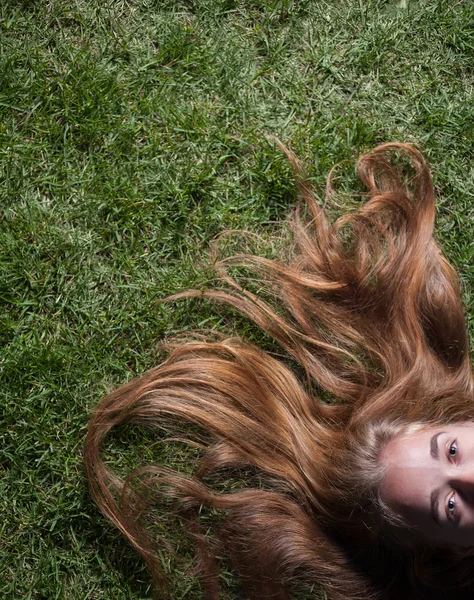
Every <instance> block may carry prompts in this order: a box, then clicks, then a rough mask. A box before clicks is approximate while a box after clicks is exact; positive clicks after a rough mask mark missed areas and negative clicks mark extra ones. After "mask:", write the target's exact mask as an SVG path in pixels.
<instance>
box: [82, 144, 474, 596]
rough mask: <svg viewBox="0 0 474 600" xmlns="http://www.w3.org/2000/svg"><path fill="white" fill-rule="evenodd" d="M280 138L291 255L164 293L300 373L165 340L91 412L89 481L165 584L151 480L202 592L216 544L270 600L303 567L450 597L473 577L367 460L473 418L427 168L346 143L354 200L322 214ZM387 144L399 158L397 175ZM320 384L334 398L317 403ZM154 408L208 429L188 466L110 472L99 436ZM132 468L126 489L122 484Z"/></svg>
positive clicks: (342, 583)
mask: <svg viewBox="0 0 474 600" xmlns="http://www.w3.org/2000/svg"><path fill="white" fill-rule="evenodd" d="M278 143H279V142H278ZM280 145H281V144H280ZM281 147H282V149H283V151H284V152H285V153H286V154H287V156H288V158H289V160H290V162H291V163H292V165H293V168H294V170H295V173H296V180H297V184H298V188H299V192H300V195H301V197H302V199H303V202H302V203H301V206H300V207H299V208H298V210H297V211H296V212H295V214H294V215H293V216H292V218H291V220H290V226H291V229H292V232H293V237H294V246H293V248H292V252H291V258H290V259H289V260H286V261H284V260H283V259H281V260H269V259H265V258H263V257H259V256H254V255H249V254H240V255H237V256H233V257H231V258H225V259H221V260H220V261H218V262H217V264H216V269H217V272H218V273H219V276H220V279H221V281H222V282H223V285H222V286H221V287H219V288H217V289H213V290H208V291H205V292H202V291H193V290H191V291H188V292H184V293H182V294H178V295H176V296H173V297H172V298H178V297H192V296H204V297H207V298H212V299H214V300H216V301H219V302H224V303H227V304H229V305H231V306H233V307H234V308H236V309H237V310H238V311H240V312H241V313H243V314H244V315H246V316H247V317H249V318H250V319H251V320H253V321H254V322H255V323H256V324H257V325H258V326H259V327H260V328H261V329H262V330H264V331H265V332H266V333H267V334H269V335H270V336H272V337H273V338H274V339H275V340H276V342H278V344H279V345H280V346H281V347H282V348H283V349H284V350H285V351H286V352H287V353H288V354H289V356H290V357H291V358H292V359H293V360H294V361H296V362H297V363H298V364H299V365H301V367H302V368H303V369H304V372H306V374H307V377H308V380H309V382H310V383H311V385H310V386H304V385H303V384H302V383H301V382H300V381H299V380H298V378H297V377H296V376H295V374H294V373H293V372H292V371H291V370H290V368H289V367H288V366H286V365H285V364H283V363H282V362H281V361H278V360H276V359H275V358H273V357H272V356H270V355H269V354H268V353H265V352H263V351H262V350H259V349H258V348H257V347H255V346H253V345H251V344H248V343H245V342H243V341H241V340H239V339H234V338H231V339H221V340H219V341H217V342H214V343H210V342H207V343H206V342H202V341H194V342H189V343H186V344H183V345H181V346H178V347H177V348H176V349H175V350H174V351H173V353H172V354H171V356H170V357H169V359H168V360H167V361H166V362H164V363H163V364H161V365H160V366H158V367H156V368H155V369H152V370H151V371H149V372H148V373H145V374H144V375H143V376H141V377H139V378H137V379H134V380H132V381H131V382H130V383H128V384H126V385H124V386H122V387H120V388H118V389H117V390H115V391H113V392H112V393H111V394H110V395H109V396H107V397H106V398H105V399H104V400H103V401H102V402H101V403H100V404H99V406H98V407H97V408H96V410H95V411H94V413H93V416H92V420H91V424H90V429H89V434H88V438H87V444H86V456H85V461H86V469H87V475H88V478H89V482H90V488H91V492H92V495H93V497H94V499H95V501H96V502H97V504H98V505H99V507H100V509H101V510H102V512H103V513H104V515H105V516H106V517H108V518H109V519H110V520H111V521H112V522H113V523H114V524H115V525H116V526H117V527H118V528H119V529H120V531H121V532H122V533H123V534H124V535H125V537H126V538H127V539H128V540H129V541H130V543H131V544H132V545H133V546H134V547H135V548H136V549H137V551H138V552H139V553H140V554H141V556H142V557H143V559H144V560H145V561H146V563H147V565H148V567H149V569H150V572H151V574H152V576H153V578H154V581H155V583H156V587H157V590H159V591H161V592H162V593H163V594H164V593H165V592H164V591H163V590H165V589H166V588H165V585H164V579H163V575H162V572H161V570H160V567H159V560H158V555H157V550H156V548H155V547H154V543H153V542H152V540H151V539H150V536H149V534H148V532H147V527H146V525H144V524H143V522H142V515H143V513H144V511H143V503H146V501H147V500H146V499H147V497H148V496H150V495H151V496H153V494H157V493H160V494H162V495H164V496H166V497H168V498H171V499H173V500H174V506H175V510H176V511H178V512H179V514H180V515H182V517H183V519H185V522H186V523H188V529H189V532H190V535H191V536H192V538H193V539H194V540H195V542H196V548H197V553H198V557H199V566H200V569H201V573H202V587H203V591H204V597H205V598H206V599H208V600H214V599H217V598H219V590H218V584H217V566H216V558H215V557H216V555H218V554H219V553H220V552H221V551H222V550H223V549H225V551H226V552H227V554H228V556H230V558H231V560H232V563H233V565H234V566H235V568H236V570H237V571H238V572H239V573H240V575H241V576H242V579H243V581H244V586H245V593H246V597H248V598H259V599H262V598H263V599H265V598H275V599H278V600H284V599H286V598H289V591H288V590H289V586H290V585H291V584H292V583H293V582H295V581H300V582H301V581H303V582H315V581H316V582H317V583H319V584H321V585H322V586H324V588H325V590H326V593H327V595H328V597H329V598H334V599H341V600H342V599H343V598H344V599H352V600H357V599H359V598H360V599H362V598H364V599H369V598H373V599H375V598H387V599H388V598H401V597H403V598H411V597H413V598H415V597H416V598H422V597H429V598H435V597H436V593H438V591H439V590H441V591H442V593H443V594H444V595H443V596H442V597H443V598H445V597H447V596H446V594H447V593H449V592H450V591H451V592H452V591H453V590H456V597H460V595H459V594H460V591H459V590H460V589H461V588H462V586H464V588H463V589H466V590H471V592H472V588H471V587H469V586H471V585H472V579H473V575H474V566H473V563H472V559H466V558H460V557H457V556H454V555H452V554H450V553H449V552H447V551H446V550H441V549H433V548H430V547H429V546H428V545H427V544H425V543H423V541H420V540H419V539H418V537H417V536H416V535H411V534H412V533H413V532H410V531H408V530H407V528H406V527H404V525H403V523H401V522H400V520H399V519H398V518H397V516H396V515H394V514H392V513H391V512H390V510H389V509H388V508H387V507H386V506H385V505H384V504H383V502H382V500H381V498H380V493H379V490H380V484H381V481H382V479H383V470H382V468H381V466H380V464H379V462H378V457H379V455H380V452H381V451H382V450H383V448H384V446H385V445H386V444H387V443H388V442H389V441H390V439H392V438H393V437H394V436H396V435H399V434H400V433H401V432H406V431H407V430H409V429H410V428H418V427H424V426H430V425H435V424H439V423H442V424H446V423H454V422H464V421H468V420H472V419H473V416H474V408H473V402H472V395H473V375H472V369H471V364H470V360H469V353H468V335H467V330H466V323H465V320H464V316H463V310H462V304H461V300H460V289H459V282H458V278H457V275H456V273H455V271H454V269H453V268H452V267H451V266H450V265H449V264H448V262H447V261H446V259H445V258H444V257H443V255H442V253H441V251H440V249H439V248H438V246H437V244H436V242H435V240H434V238H433V228H434V218H435V205H434V190H433V184H432V181H431V176H430V172H429V169H428V166H427V164H426V162H425V160H424V158H423V156H422V155H421V153H420V152H419V151H418V150H417V149H415V148H414V147H412V146H410V145H407V144H401V143H391V144H384V145H382V146H379V147H378V148H376V149H375V150H373V151H372V152H370V153H368V154H365V155H363V156H361V157H360V159H359V161H358V165H357V170H358V175H359V177H360V179H361V180H362V182H363V183H364V184H365V186H366V188H367V198H366V202H365V203H364V204H363V205H362V206H361V207H360V208H359V209H358V210H355V211H354V212H351V213H348V214H345V215H343V216H342V217H340V218H339V219H338V220H336V221H335V222H334V223H330V221H329V219H328V217H327V215H326V213H325V211H324V210H323V209H322V208H320V206H319V205H318V204H317V202H316V200H315V196H314V194H313V191H312V189H311V187H310V185H309V184H308V183H307V181H306V180H305V179H304V177H303V175H302V173H301V168H300V165H299V163H298V161H297V160H296V158H295V157H294V156H293V154H292V153H291V152H290V151H289V150H288V149H286V148H285V147H284V146H283V145H281ZM393 155H395V156H396V157H399V158H400V157H402V158H405V159H406V158H408V159H409V161H410V163H411V170H412V171H413V173H412V174H411V177H410V178H409V179H407V178H406V177H404V174H405V168H404V167H402V166H400V164H399V163H397V162H396V161H395V160H394V157H393ZM329 187H330V182H328V189H329ZM305 210H306V213H305ZM308 212H309V217H308V216H307V213H308ZM305 214H306V216H305ZM235 266H240V267H245V268H246V269H251V270H252V271H253V272H255V273H256V274H257V275H258V276H259V278H260V279H261V285H262V286H263V287H264V288H265V290H266V293H267V296H268V297H270V298H271V300H264V299H263V298H262V296H261V295H257V294H255V293H251V292H250V291H248V290H246V289H244V288H243V287H242V286H241V285H240V284H239V283H238V282H237V281H236V280H235V279H234V278H233V277H232V276H231V274H230V270H231V267H235ZM318 390H320V391H321V390H325V391H326V392H327V393H329V394H330V395H331V396H332V397H333V398H334V401H333V402H331V403H328V402H323V401H321V399H320V397H318ZM319 395H320V394H319ZM169 419H180V420H182V421H184V422H185V423H189V424H191V425H192V426H197V427H198V428H199V429H200V430H201V431H203V432H205V433H206V435H205V436H202V439H200V444H201V446H202V457H201V458H200V460H199V462H198V463H197V465H196V468H195V471H194V473H193V474H192V475H183V474H180V473H178V472H176V471H172V470H169V469H165V468H163V467H153V468H151V467H148V468H144V469H141V470H140V471H138V472H136V473H134V474H132V475H131V476H130V477H129V478H128V479H127V480H125V481H123V480H122V479H120V478H119V477H117V476H116V475H114V474H113V473H112V472H111V471H110V470H109V469H108V468H107V466H106V464H105V463H104V461H103V458H102V451H101V448H102V444H103V442H104V439H105V438H106V437H107V435H108V434H109V432H110V430H111V429H112V428H115V427H117V426H119V425H121V424H123V423H138V424H142V425H145V426H147V427H151V428H157V429H160V427H163V424H164V423H166V422H167V420H169ZM241 469H251V470H253V472H255V473H257V474H258V477H259V481H260V485H259V486H254V487H252V486H250V487H247V488H243V489H238V490H237V491H230V492H226V493H224V492H217V491H215V490H213V489H212V488H211V486H210V485H209V481H210V478H211V477H212V476H218V475H219V474H220V473H222V472H226V473H232V470H237V471H238V470H241ZM137 479H139V480H140V481H141V482H142V484H143V485H142V487H141V488H136V486H134V485H132V483H133V482H134V481H136V480H137ZM206 482H207V483H206ZM157 483H158V484H159V485H158V489H159V492H158V491H157V487H156V485H155V484H157ZM138 489H142V493H139V491H137V490H138ZM144 490H148V492H146V491H144ZM203 505H205V506H208V507H212V508H215V509H219V510H222V511H224V514H225V519H224V520H223V522H222V525H221V527H220V531H219V534H218V539H217V540H216V541H214V542H210V541H207V540H206V537H205V536H204V535H202V533H201V532H200V530H199V524H198V521H197V519H196V515H197V513H198V512H199V510H200V507H202V506H203ZM440 565H441V566H442V568H440Z"/></svg>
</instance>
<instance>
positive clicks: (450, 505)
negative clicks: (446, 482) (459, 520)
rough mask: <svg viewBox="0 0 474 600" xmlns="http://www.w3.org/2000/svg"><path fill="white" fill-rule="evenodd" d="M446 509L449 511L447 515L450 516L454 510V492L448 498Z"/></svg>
mask: <svg viewBox="0 0 474 600" xmlns="http://www.w3.org/2000/svg"><path fill="white" fill-rule="evenodd" d="M447 509H448V513H449V514H448V516H449V517H452V516H453V515H454V512H455V511H456V498H455V497H454V494H453V495H452V496H450V498H449V499H448V504H447Z"/></svg>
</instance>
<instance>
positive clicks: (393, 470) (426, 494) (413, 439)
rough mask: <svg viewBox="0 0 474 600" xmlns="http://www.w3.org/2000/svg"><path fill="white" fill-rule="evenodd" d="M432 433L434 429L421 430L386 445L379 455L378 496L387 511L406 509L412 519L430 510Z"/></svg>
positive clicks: (434, 464)
mask: <svg viewBox="0 0 474 600" xmlns="http://www.w3.org/2000/svg"><path fill="white" fill-rule="evenodd" d="M439 431H441V430H439ZM436 433H438V430H434V429H425V430H421V431H417V432H414V433H410V434H407V435H403V436H400V437H397V438H395V439H393V440H391V441H390V442H389V443H388V444H387V446H386V448H385V449H384V451H383V453H382V456H381V461H382V463H383V464H384V466H385V478H384V483H383V486H382V496H383V497H384V499H385V501H386V502H387V504H388V505H389V506H391V508H393V509H395V510H398V509H404V513H405V514H406V512H407V510H409V511H410V513H412V514H413V516H419V515H420V513H422V514H426V513H427V512H428V511H429V510H430V495H431V490H432V489H433V487H435V486H436V478H437V469H438V464H437V461H435V460H434V459H433V456H432V454H431V441H432V439H433V435H435V434H436ZM417 522H419V519H417Z"/></svg>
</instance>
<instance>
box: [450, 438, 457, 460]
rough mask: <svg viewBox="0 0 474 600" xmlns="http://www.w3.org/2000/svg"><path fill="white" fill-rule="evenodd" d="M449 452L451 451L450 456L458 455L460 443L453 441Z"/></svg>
mask: <svg viewBox="0 0 474 600" xmlns="http://www.w3.org/2000/svg"><path fill="white" fill-rule="evenodd" d="M448 453H449V456H450V457H451V458H454V457H455V456H457V454H458V445H457V443H456V442H453V443H452V444H451V446H449V449H448Z"/></svg>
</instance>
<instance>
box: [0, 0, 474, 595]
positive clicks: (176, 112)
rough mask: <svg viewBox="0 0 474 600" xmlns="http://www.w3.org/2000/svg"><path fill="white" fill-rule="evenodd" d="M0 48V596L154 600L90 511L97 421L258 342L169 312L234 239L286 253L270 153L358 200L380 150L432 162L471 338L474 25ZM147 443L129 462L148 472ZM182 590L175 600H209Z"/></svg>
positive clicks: (63, 35) (104, 16)
mask: <svg viewBox="0 0 474 600" xmlns="http://www.w3.org/2000/svg"><path fill="white" fill-rule="evenodd" d="M0 34H1V38H0V39H1V45H0V81H1V85H0V113H1V117H0V140H1V143H0V194H1V228H0V242H1V244H0V249H1V250H0V251H1V254H0V298H1V301H2V305H3V306H2V308H3V310H2V312H1V328H0V336H1V341H2V353H1V357H0V381H1V385H0V407H1V408H0V411H1V413H0V414H1V424H0V444H1V446H0V448H1V475H2V476H1V478H0V510H1V514H2V519H1V525H0V540H1V542H0V544H1V553H0V596H1V597H2V598H12V599H18V600H20V599H21V600H25V599H34V600H49V599H63V598H64V599H66V598H67V599H76V598H77V599H81V600H82V599H85V598H88V599H91V600H96V599H100V598H104V599H108V598H113V599H114V600H119V599H121V598H124V599H125V598H127V599H128V598H134V599H142V598H143V599H148V598H150V597H151V592H150V589H149V578H148V575H147V573H146V571H145V569H144V568H143V566H142V564H141V562H140V560H139V559H138V558H137V557H136V556H135V553H134V552H133V551H132V550H131V549H130V548H129V547H128V545H127V544H126V543H125V542H124V541H123V540H122V538H121V537H120V535H119V534H118V533H116V531H115V530H114V529H113V528H112V526H110V525H109V524H108V523H107V522H105V520H104V519H103V518H102V517H101V516H100V514H99V513H98V511H97V509H96V508H95V506H94V505H93V503H92V502H91V500H90V498H89V496H88V491H87V484H86V481H85V477H84V470H83V466H82V452H83V444H84V437H85V434H86V430H87V423H88V418H89V413H90V410H91V409H92V407H93V406H94V405H95V404H96V403H97V402H98V401H99V400H100V398H101V397H102V396H103V395H104V393H105V392H107V391H108V390H110V389H111V388H112V387H114V386H116V385H118V384H119V383H121V382H124V381H126V380H127V379H129V378H130V377H132V376H134V375H135V374H139V373H142V372H143V371H145V370H146V369H148V368H149V367H151V366H152V365H154V364H155V363H156V361H157V360H160V358H162V356H163V354H162V351H161V350H160V349H159V342H160V341H161V340H163V339H164V338H167V337H169V336H171V335H173V334H175V333H178V332H180V331H182V330H183V329H192V328H197V327H216V328H220V329H223V330H226V331H234V332H237V333H240V334H243V335H245V336H246V337H248V338H250V339H253V340H256V341H257V342H262V343H265V340H264V339H263V337H262V336H260V335H259V334H258V332H256V331H255V329H254V328H252V327H251V326H250V325H249V324H248V323H246V322H245V320H243V319H240V318H235V316H234V315H233V313H232V311H230V310H225V309H224V308H222V307H216V306H213V305H212V304H210V303H200V302H195V301H193V302H182V303H176V304H173V305H166V304H165V305H163V304H160V303H158V300H159V299H160V298H163V297H164V296H166V295H167V294H170V293H174V292H177V291H180V290H182V289H186V288H189V287H195V286H204V285H206V284H207V283H209V281H210V277H211V275H210V271H209V269H208V267H207V263H206V248H207V246H208V244H209V242H210V241H211V240H212V239H213V237H214V236H215V235H216V234H218V233H219V232H221V231H223V230H225V229H232V228H246V229H249V230H252V231H255V232H259V233H261V234H263V235H264V236H268V235H269V234H271V233H274V232H275V231H278V228H279V223H281V222H282V221H283V220H284V219H285V217H286V215H287V214H288V211H289V210H290V208H291V207H292V206H294V203H295V199H296V196H295V187H294V183H293V178H292V175H291V171H290V169H289V167H288V165H287V163H286V160H285V159H284V158H283V156H282V155H281V153H280V152H279V151H278V150H277V149H276V148H275V147H274V146H273V145H272V144H270V143H269V142H268V141H267V140H266V138H265V135H266V134H274V135H277V136H279V137H280V138H281V139H282V140H283V141H285V142H287V143H288V144H290V145H291V147H292V148H293V149H294V150H295V152H296V153H297V154H298V155H299V156H300V157H301V158H302V159H303V160H304V161H305V162H306V165H307V167H308V172H309V175H310V176H311V178H312V179H313V181H314V182H315V185H316V186H317V188H322V187H323V185H324V181H325V176H326V174H327V171H328V170H329V168H330V167H331V166H332V165H333V164H335V163H337V162H340V161H344V160H346V159H349V162H344V164H343V165H341V167H340V170H339V171H338V173H340V179H338V183H339V184H340V185H341V187H342V188H343V189H346V188H347V189H348V188H349V187H350V186H352V185H354V177H353V162H351V161H353V160H354V158H355V157H356V156H357V155H358V154H360V153H361V152H362V151H365V150H367V149H370V148H371V147H373V146H375V145H376V144H378V143H381V142H384V141H390V140H399V141H408V142H416V143H418V144H419V145H420V146H421V147H422V149H423V151H424V152H425V153H426V155H427V157H428V159H429V161H430V163H431V164H432V167H433V175H434V179H435V184H436V188H437V191H438V207H439V210H438V224H437V235H438V238H439V240H440V241H441V243H442V245H443V247H444V249H445V252H446V255H447V256H448V258H449V259H450V260H451V261H452V262H453V263H454V264H455V265H456V266H457V267H458V269H459V272H460V273H461V276H462V279H463V282H464V284H465V288H464V291H465V304H466V312H467V314H468V315H469V316H468V321H469V327H470V331H471V333H472V332H473V331H474V297H473V295H472V292H470V290H472V289H474V246H473V242H472V236H473V227H474V209H473V206H474V172H473V167H472V157H473V151H474V127H473V123H474V108H473V107H474V98H473V86H472V77H473V66H472V65H473V62H472V56H473V51H474V7H473V5H472V3H471V2H469V1H467V0H466V1H459V2H454V1H453V2H445V1H444V0H432V1H419V2H411V1H410V0H402V1H398V0H397V1H396V2H394V1H384V0H334V1H329V0H327V1H321V0H313V1H309V0H306V1H304V0H301V1H299V2H298V1H296V0H294V1H292V0H187V1H184V0H182V1H181V2H179V1H177V0H173V1H172V0H163V1H159V0H129V1H126V0H108V1H105V0H101V1H97V0H94V1H92V0H76V1H75V2H74V1H72V0H50V1H48V2H47V1H45V0H38V1H36V2H32V1H27V0H24V1H22V2H20V1H18V0H3V2H2V3H1V6H0ZM134 439H136V444H135V445H136V446H140V444H141V449H140V450H135V452H132V453H131V455H130V456H132V458H123V459H121V458H120V456H121V455H122V454H123V455H124V456H125V455H126V447H125V446H124V452H123V453H121V452H117V451H116V454H117V460H118V461H119V462H120V460H123V461H125V462H126V461H127V460H128V461H129V462H133V460H136V459H137V457H139V456H140V452H145V449H144V448H145V442H144V441H141V442H140V440H141V438H140V436H136V438H134ZM167 460H168V458H167ZM124 464H125V463H124ZM127 464H128V463H127ZM176 539H177V540H178V541H177V542H176V543H177V544H178V545H180V544H181V541H179V540H180V538H179V537H178V538H176ZM182 556H183V559H182V560H183V561H184V565H185V564H186V563H187V562H189V561H188V556H187V552H186V551H183V552H182ZM168 560H169V558H168V557H166V556H163V561H164V564H165V565H166V564H168V563H167V561H168ZM167 568H168V569H169V570H170V571H171V572H172V575H173V579H174V581H175V584H176V592H175V597H176V598H177V599H178V598H184V597H185V598H194V597H199V591H198V588H197V587H196V585H195V584H193V579H192V578H190V577H187V576H184V575H183V574H182V570H183V565H180V564H179V561H178V563H176V564H175V563H169V567H167ZM224 576H225V578H227V575H225V574H224ZM190 586H191V587H190ZM233 594H235V592H233V591H232V587H231V588H229V590H228V592H227V593H226V598H232V597H235V595H233ZM310 596H312V595H311V594H310V595H309V596H308V597H310Z"/></svg>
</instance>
